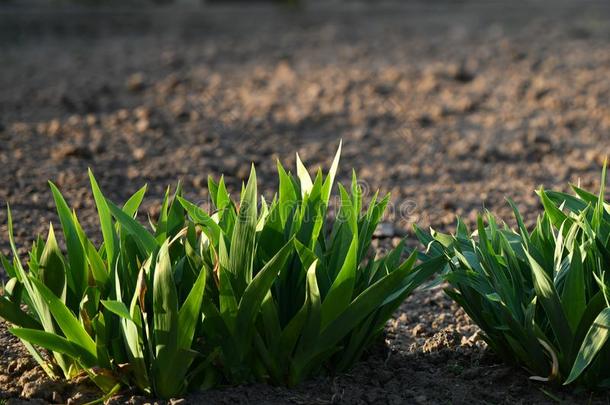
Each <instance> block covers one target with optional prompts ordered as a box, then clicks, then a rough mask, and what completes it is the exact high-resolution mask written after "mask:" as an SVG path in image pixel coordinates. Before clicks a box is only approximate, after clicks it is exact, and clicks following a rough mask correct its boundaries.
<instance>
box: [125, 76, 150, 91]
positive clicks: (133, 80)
mask: <svg viewBox="0 0 610 405" xmlns="http://www.w3.org/2000/svg"><path fill="white" fill-rule="evenodd" d="M145 87H146V78H145V77H144V74H143V73H141V72H138V73H134V74H132V75H131V76H129V78H128V79H127V89H129V91H133V92H136V91H142V90H144V88H145Z"/></svg>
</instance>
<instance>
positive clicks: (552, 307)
mask: <svg viewBox="0 0 610 405" xmlns="http://www.w3.org/2000/svg"><path fill="white" fill-rule="evenodd" d="M525 253H526V255H527V258H528V260H529V263H530V266H531V268H532V276H533V281H534V288H535V289H536V296H537V297H538V299H539V300H540V303H541V304H542V307H543V308H544V312H545V313H546V315H547V317H548V318H549V322H550V324H551V328H552V329H553V332H554V333H555V337H556V338H557V341H558V342H559V347H560V350H561V352H562V353H566V354H567V353H570V346H571V342H572V339H573V334H572V330H571V329H570V324H569V323H568V320H567V318H566V316H565V314H564V312H563V307H562V305H561V301H560V299H559V295H558V294H557V290H555V287H554V286H553V283H552V282H551V279H550V278H549V275H548V274H547V272H546V271H544V269H543V268H542V267H540V265H539V264H538V262H536V260H534V258H533V257H532V256H531V255H530V254H529V252H527V251H526V252H525Z"/></svg>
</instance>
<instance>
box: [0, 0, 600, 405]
mask: <svg viewBox="0 0 610 405" xmlns="http://www.w3.org/2000/svg"><path fill="white" fill-rule="evenodd" d="M340 139H342V140H343V143H344V149H343V155H342V163H341V168H342V170H341V173H340V180H342V181H347V180H348V178H349V176H350V168H351V167H354V168H355V169H356V170H357V172H358V174H359V176H360V177H361V179H362V181H363V183H362V184H363V186H364V187H365V189H366V190H368V191H369V192H372V191H373V190H375V189H377V188H379V189H381V190H382V191H390V192H392V202H393V204H392V209H391V210H390V213H389V215H388V217H387V218H386V221H387V222H388V223H391V224H393V226H394V230H393V235H394V236H393V237H392V236H390V237H388V238H386V239H383V240H380V241H378V242H377V244H376V245H377V246H378V247H379V248H380V249H381V248H383V246H387V245H388V244H390V243H396V241H397V239H398V237H399V236H402V235H404V234H405V233H407V237H408V238H409V241H410V245H414V241H413V235H412V234H411V232H410V229H411V226H412V224H413V223H417V224H419V225H420V226H423V227H428V226H432V227H434V228H437V229H440V230H444V231H450V230H451V229H452V227H453V224H454V221H455V215H460V216H462V217H463V218H465V220H466V221H467V222H469V223H472V222H473V221H474V220H475V216H476V213H477V212H478V211H479V210H481V209H482V208H483V207H485V208H490V209H492V210H494V211H495V212H497V213H499V215H500V216H501V217H502V218H504V219H507V220H510V210H509V209H508V207H507V205H506V203H505V198H506V197H508V196H510V197H512V198H513V199H514V200H515V201H516V202H517V203H518V205H519V206H520V207H521V208H522V210H523V211H524V214H525V216H526V219H527V221H528V222H529V223H530V224H531V223H532V222H533V221H534V220H535V216H536V212H537V210H538V208H539V203H538V201H537V199H536V196H535V194H534V192H533V191H534V189H535V188H537V187H538V186H540V185H544V186H545V187H548V188H550V187H554V188H561V189H564V188H565V185H566V183H567V182H569V181H571V182H577V181H580V182H581V185H583V186H585V187H590V188H596V187H598V185H599V180H598V178H599V174H600V167H601V164H602V163H603V160H604V157H605V156H606V155H607V154H608V153H609V152H610V4H608V3H607V2H596V1H570V2H565V1H562V2H552V3H551V2H539V1H530V2H518V3H510V4H508V2H507V4H501V3H500V2H498V1H494V2H483V1H480V0H472V1H470V0H462V1H459V2H444V1H440V0H436V1H433V2H427V3H424V2H403V3H395V2H383V3H381V4H375V3H374V2H371V1H369V2H357V3H356V2H341V1H335V2H332V3H331V4H326V3H322V2H315V1H314V2H305V4H304V5H302V6H300V8H296V9H294V8H282V7H277V6H271V5H267V4H264V3H263V4H257V5H255V6H244V5H241V6H238V5H232V6H216V5H215V6H206V7H205V8H202V9H199V10H197V11H194V10H192V9H179V10H177V9H175V8H171V9H161V10H157V11H151V12H146V13H143V12H138V11H133V10H122V11H111V10H95V11H93V10H90V9H73V8H71V9H64V10H63V11H56V10H55V11H50V10H43V11H38V12H36V11H32V10H31V9H26V8H19V6H17V5H15V3H13V5H11V6H2V8H0V200H2V201H3V202H4V201H8V202H10V204H11V208H12V210H13V214H14V221H15V234H16V237H17V241H18V244H19V245H20V246H21V247H22V248H23V252H25V249H26V248H27V247H28V245H29V243H30V242H31V240H33V238H34V237H35V236H36V234H37V233H46V231H47V229H48V223H49V221H57V217H56V214H55V211H54V206H53V203H52V198H51V193H50V191H49V190H48V187H47V184H46V181H47V180H48V179H51V180H53V181H54V182H55V183H56V184H57V185H58V186H59V187H60V188H61V190H62V192H63V193H64V195H65V196H66V198H67V199H68V200H69V202H70V203H71V205H72V206H74V207H75V208H76V209H77V212H78V214H79V217H80V218H81V219H82V222H84V224H85V225H86V226H85V228H86V231H88V233H89V234H90V235H97V237H98V238H99V235H98V234H97V232H98V231H97V230H96V227H97V223H96V220H95V209H94V206H93V201H92V198H91V195H90V193H89V190H88V181H87V173H86V169H87V167H91V168H92V169H93V170H94V172H95V174H96V177H97V178H98V181H99V182H100V185H101V186H102V189H103V190H104V191H105V192H106V194H107V195H108V196H109V197H110V198H112V199H113V200H115V201H124V200H125V199H126V198H127V197H128V195H130V194H131V193H132V192H134V191H135V190H136V189H137V188H139V187H140V186H141V185H142V184H144V183H148V184H149V193H148V198H147V199H146V203H145V205H144V209H143V213H146V212H147V213H150V214H151V215H152V216H154V215H155V213H156V212H158V209H159V206H158V202H159V198H160V197H161V196H162V193H163V192H164V189H165V187H166V186H167V185H168V184H175V183H176V182H177V181H178V180H182V181H183V182H184V185H185V191H186V194H187V196H188V197H189V198H191V199H194V200H198V201H205V199H206V191H205V184H206V178H207V176H208V175H209V174H212V175H214V176H219V175H220V174H221V173H224V174H225V177H226V179H227V180H228V184H229V186H230V188H231V189H232V190H233V191H236V190H239V186H240V184H241V180H242V179H243V178H244V177H245V176H246V175H247V173H248V169H249V165H250V162H255V163H256V165H257V170H258V174H259V182H260V187H261V188H262V190H263V191H264V192H265V193H267V195H270V193H271V192H272V190H273V188H274V187H275V186H276V184H275V159H277V158H280V159H281V160H282V161H283V162H284V163H285V165H288V166H291V167H293V166H294V162H295V158H294V153H295V152H297V151H298V152H299V153H300V155H301V157H302V158H303V159H304V160H305V161H306V162H307V163H308V164H310V165H312V166H313V167H316V166H318V165H322V166H323V167H328V165H329V164H330V161H331V160H332V157H333V154H334V151H335V149H336V147H337V145H338V143H339V140H340ZM144 218H145V215H143V216H142V219H143V220H144ZM6 235H7V227H6V211H5V210H4V209H2V210H1V211H0V249H2V251H3V252H4V253H8V238H7V237H6ZM386 332H387V333H386V336H385V344H384V342H380V344H379V345H378V346H376V347H375V348H373V349H372V350H371V352H370V353H369V354H368V356H367V357H366V358H365V359H364V360H363V361H362V362H361V363H359V364H358V365H357V366H356V367H355V368H354V369H353V370H352V371H350V372H349V373H346V374H343V375H339V376H335V377H332V378H319V379H315V380H313V381H309V382H306V383H304V384H303V385H301V386H299V387H297V388H296V389H292V390H288V389H285V388H278V387H271V386H263V385H253V386H244V387H237V388H223V389H215V390H212V391H209V392H203V393H200V394H195V395H191V396H189V397H187V398H185V399H182V400H179V401H174V403H200V402H207V403H227V404H230V403H292V404H314V403H315V404H325V403H350V404H351V403H359V404H364V403H389V404H400V403H420V404H437V403H455V404H462V403H464V404H466V403H506V404H513V403H527V404H529V403H554V402H566V403H599V404H607V403H609V402H610V398H609V397H608V396H607V395H606V394H603V393H590V392H571V393H570V392H569V391H565V390H563V389H559V388H556V387H548V386H546V385H542V384H540V383H535V382H532V381H530V380H528V375H527V374H526V373H525V372H523V371H521V370H519V369H516V368H511V367H507V366H505V365H503V364H501V363H500V362H499V360H498V359H497V358H496V357H494V355H493V354H492V353H490V352H488V351H487V350H486V349H485V347H484V345H483V344H482V343H481V342H478V341H477V340H476V327H474V326H473V325H472V324H471V323H470V321H469V319H468V318H467V316H466V315H465V314H464V313H463V312H462V311H461V310H459V309H458V308H457V307H456V306H455V305H453V304H452V303H451V301H450V300H448V299H447V298H446V297H445V296H444V295H443V293H442V291H441V290H440V289H432V290H419V291H417V292H416V293H415V294H414V295H413V296H412V297H411V298H409V299H408V300H407V301H406V302H405V304H404V305H403V306H402V307H401V309H400V311H398V313H396V315H395V318H394V319H393V320H392V321H391V322H390V323H389V324H388V326H387V331H386ZM95 398H96V392H95V391H92V388H91V386H90V385H88V384H87V383H85V382H78V381H77V382H74V383H71V384H63V383H58V382H53V381H49V380H48V379H46V377H44V374H43V372H42V371H41V370H40V369H39V368H38V367H36V365H35V364H34V363H33V361H32V360H29V358H28V356H27V353H25V352H24V349H23V348H22V347H21V345H20V343H19V342H18V341H17V340H16V339H14V338H12V337H11V335H10V334H9V333H8V331H7V330H6V325H5V324H1V323H0V403H4V402H6V403H7V404H9V403H18V402H20V401H22V400H29V401H31V402H32V403H46V402H52V403H65V402H69V403H82V402H84V401H86V400H91V399H95ZM5 400H6V401H5ZM113 401H114V402H115V403H123V402H130V403H144V402H147V401H150V400H147V399H145V398H140V397H134V396H132V395H131V394H130V393H129V392H125V393H122V395H121V396H120V397H118V398H116V399H115V400H113Z"/></svg>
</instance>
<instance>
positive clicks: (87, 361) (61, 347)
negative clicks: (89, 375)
mask: <svg viewBox="0 0 610 405" xmlns="http://www.w3.org/2000/svg"><path fill="white" fill-rule="evenodd" d="M9 332H11V333H12V334H13V335H15V336H17V337H18V338H19V339H23V340H25V341H27V342H29V343H31V344H33V345H36V346H41V347H44V348H45V349H47V350H51V351H53V352H59V353H62V354H65V355H66V356H69V357H71V358H73V359H75V360H76V361H78V362H79V363H80V364H82V365H83V366H84V367H95V366H96V365H97V359H96V357H95V355H94V354H92V353H91V352H90V351H89V350H87V349H85V348H84V347H81V346H79V345H78V344H76V343H74V342H71V341H69V340H67V339H66V338H63V337H61V336H58V335H55V334H53V333H49V332H45V331H42V330H37V329H26V328H10V329H9Z"/></svg>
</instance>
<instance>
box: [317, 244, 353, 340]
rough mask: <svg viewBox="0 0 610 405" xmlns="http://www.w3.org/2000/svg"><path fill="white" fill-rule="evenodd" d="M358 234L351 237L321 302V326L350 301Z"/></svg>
mask: <svg viewBox="0 0 610 405" xmlns="http://www.w3.org/2000/svg"><path fill="white" fill-rule="evenodd" d="M357 255H358V235H357V234H355V235H354V236H353V238H352V243H351V244H350V247H349V250H348V252H347V256H346V257H345V261H344V262H343V266H342V267H341V270H340V271H339V274H338V275H337V278H336V279H335V280H334V282H333V283H332V285H331V287H330V290H329V291H328V294H327V295H326V297H325V298H324V301H323V302H322V328H324V327H326V326H327V325H328V324H329V322H331V321H332V320H333V319H335V318H336V317H337V316H338V315H339V314H340V313H341V312H343V311H344V310H345V308H346V307H347V306H348V305H349V304H350V302H351V301H352V295H353V292H354V285H355V283H356V269H357Z"/></svg>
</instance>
